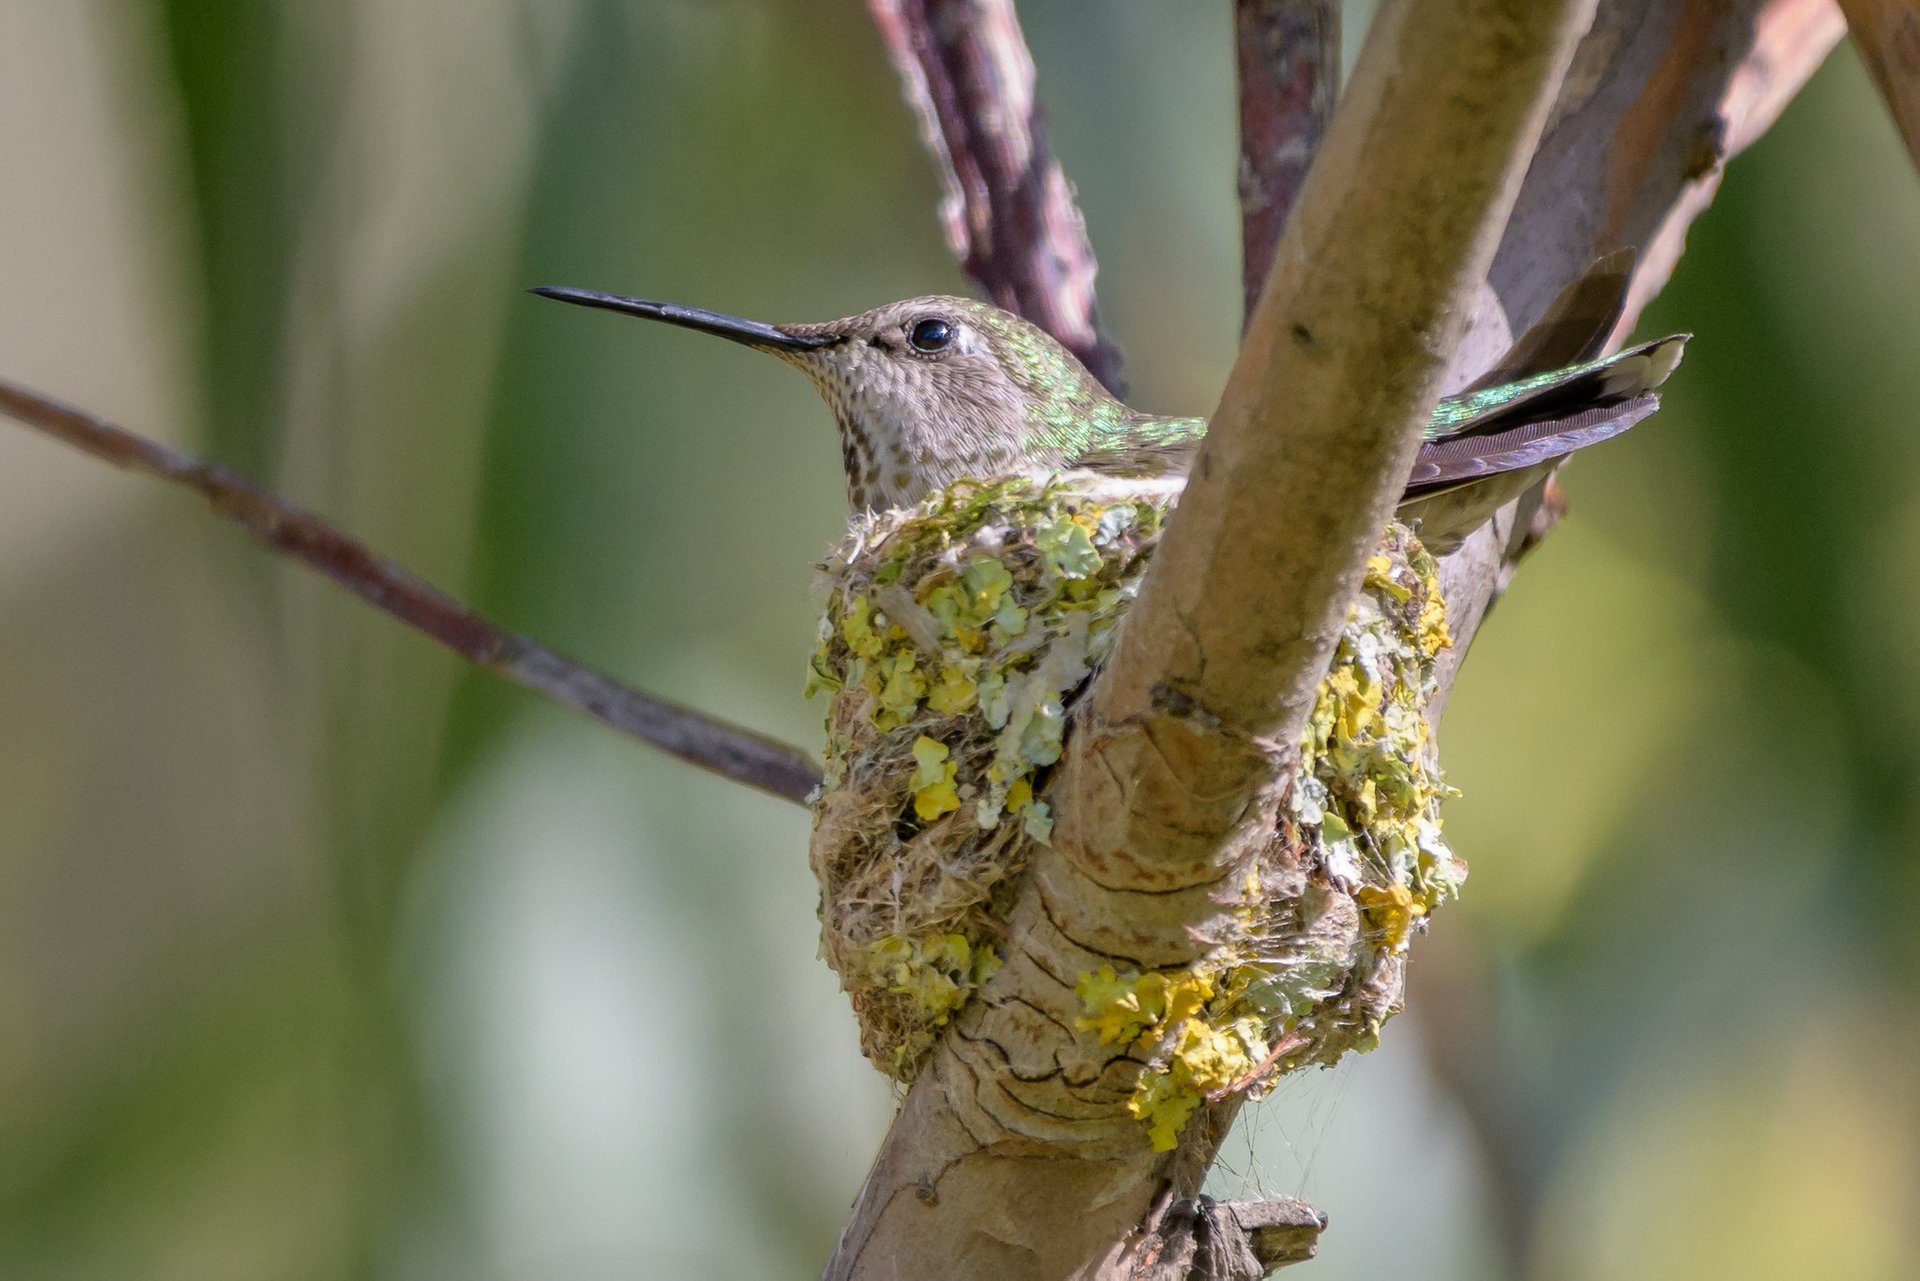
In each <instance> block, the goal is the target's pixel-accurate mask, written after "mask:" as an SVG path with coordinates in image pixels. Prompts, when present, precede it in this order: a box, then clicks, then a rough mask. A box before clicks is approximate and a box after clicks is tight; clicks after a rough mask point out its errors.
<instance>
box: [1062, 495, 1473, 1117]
mask: <svg viewBox="0 0 1920 1281" xmlns="http://www.w3.org/2000/svg"><path fill="white" fill-rule="evenodd" d="M1450 643H1451V642H1450V640H1449V638H1448V636H1447V630H1446V617H1445V610H1444V607H1443V605H1442V604H1441V598H1440V592H1439V587H1438V582H1437V579H1436V577H1435V566H1434V563H1433V559H1432V558H1431V557H1430V556H1429V555H1427V553H1426V551H1425V549H1424V548H1422V547H1421V546H1420V544H1419V542H1418V540H1417V539H1415V538H1414V537H1413V536H1412V534H1410V533H1409V532H1408V531H1407V530H1406V529H1405V528H1404V527H1402V526H1399V525H1394V526H1391V527H1389V528H1388V530H1387V533H1386V536H1385V538H1384V540H1383V542H1382V544H1381V549H1380V551H1379V552H1378V553H1376V554H1375V555H1374V556H1373V557H1372V559H1371V560H1370V561H1369V562H1368V565H1367V573H1366V579H1365V582H1364V584H1363V586H1362V589H1361V593H1360V596H1359V598H1358V599H1357V600H1356V601H1355V602H1354V605H1353V608H1352V610H1351V611H1350V613H1349V615H1348V619H1347V623H1346V627H1345V629H1344V630H1343V632H1342V633H1341V637H1340V641H1339V645H1338V647H1337V648H1336V650H1335V653H1334V660H1333V664H1332V667H1331V669H1330V670H1329V672H1328V674H1327V678H1326V680H1325V681H1324V682H1323V683H1322V684H1321V687H1320V695H1319V699H1318V701H1317V703H1316V705H1315V707H1314V711H1313V714H1312V716H1311V717H1310V718H1309V719H1308V722H1307V726H1306V729H1305V731H1304V733H1303V734H1302V736H1301V743H1300V749H1301V752H1300V763H1299V767H1298V772H1297V774H1296V775H1295V778H1294V780H1293V786H1292V788H1291V790H1290V791H1289V793H1288V799H1287V804H1286V812H1285V814H1284V815H1283V818H1282V821H1281V831H1280V832H1279V833H1278V834H1277V835H1278V839H1276V840H1275V842H1274V843H1273V844H1272V846H1271V847H1270V848H1269V850H1268V851H1267V853H1266V854H1265V855H1263V856H1262V858H1261V859H1260V861H1259V865H1258V866H1256V867H1255V868H1253V869H1251V870H1250V871H1249V873H1248V875H1247V878H1246V882H1245V884H1244V886H1243V887H1242V893H1241V896H1240V899H1239V903H1238V907H1237V911H1236V913H1235V915H1236V918H1237V928H1236V929H1235V931H1234V933H1233V936H1232V937H1231V938H1229V939H1227V940H1225V941H1223V942H1222V943H1221V944H1219V945H1218V946H1216V947H1215V948H1214V949H1212V950H1211V951H1210V952H1208V954H1207V955H1206V956H1204V957H1203V958H1201V959H1200V960H1198V961H1196V962H1194V963H1193V964H1191V965H1188V966H1183V967H1179V968H1176V969H1172V970H1154V971H1148V972H1146V973H1144V974H1143V973H1140V972H1137V971H1128V972H1125V973H1119V972H1116V971H1115V970H1114V969H1113V967H1111V966H1101V967H1100V968H1099V969H1097V970H1094V971H1091V972H1088V973H1084V974H1082V975H1081V976H1080V979H1079V982H1078V984H1077V985H1076V987H1075V992H1076V994H1077V995H1078V996H1079V998H1080V1002H1081V1007H1082V1015H1081V1018H1080V1026H1081V1027H1082V1028H1083V1029H1084V1030H1087V1031H1092V1032H1094V1033H1096V1034H1097V1035H1098V1036H1099V1037H1100V1039H1101V1040H1102V1041H1104V1042H1106V1043H1108V1044H1125V1045H1127V1046H1128V1047H1129V1051H1130V1052H1131V1053H1134V1054H1136V1055H1138V1056H1140V1057H1142V1058H1144V1059H1145V1060H1146V1063H1147V1066H1146V1067H1145V1068H1144V1069H1143V1070H1142V1071H1141V1073H1140V1077H1139V1081H1138V1083H1137V1085H1136V1087H1135V1089H1134V1092H1133V1096H1132V1098H1131V1099H1130V1100H1129V1104H1128V1106H1129V1108H1130V1109H1131V1110H1132V1112H1133V1113H1134V1115H1135V1116H1137V1117H1139V1118H1140V1119H1141V1120H1142V1121H1144V1122H1145V1123H1146V1124H1147V1129H1148V1137H1149V1139H1150V1140H1151V1142H1152V1144H1153V1146H1154V1147H1155V1148H1157V1149H1161V1150H1165V1149H1168V1148H1171V1147H1172V1146H1173V1145H1174V1143H1175V1141H1176V1138H1177V1136H1178V1134H1179V1131H1180V1128H1181V1126H1183V1125H1184V1124H1185V1123H1186V1121H1187V1119H1188V1117H1190V1116H1191V1115H1192V1113H1193V1112H1194V1110H1195V1109H1197V1108H1198V1107H1199V1106H1200V1104H1201V1103H1202V1102H1203V1101H1204V1100H1205V1099H1206V1098H1207V1097H1208V1096H1209V1095H1218V1094H1221V1093H1224V1092H1228V1091H1231V1090H1233V1089H1237V1088H1244V1087H1251V1086H1255V1085H1257V1083H1258V1082H1257V1080H1256V1078H1264V1077H1267V1076H1269V1075H1270V1071H1271V1069H1273V1068H1274V1067H1275V1065H1276V1063H1278V1064H1280V1065H1284V1066H1286V1067H1294V1066H1299V1065H1302V1064H1306V1063H1312V1062H1319V1063H1331V1062H1333V1061H1335V1060H1336V1059H1338V1058H1339V1057H1340V1056H1341V1055H1342V1054H1345V1053H1347V1052H1348V1051H1350V1050H1364V1049H1369V1048H1371V1047H1372V1046H1373V1045H1374V1044H1375V1043H1376V1042H1377V1040H1378V1036H1379V1031H1380V1025H1381V1024H1382V1023H1384V1022H1385V1021H1386V1020H1387V1019H1388V1018H1389V1017H1391V1016H1392V1015H1393V1014H1394V1013H1395V1012H1396V1011H1397V1010H1398V1008H1399V1001H1400V993H1401V981H1402V957H1403V956H1404V954H1405V951H1406V948H1407V944H1408V941H1409V939H1410V937H1411V935H1412V933H1413V931H1414V929H1415V927H1416V926H1417V925H1418V923H1419V922H1420V921H1421V920H1423V919H1424V918H1425V917H1426V915H1427V914H1428V913H1429V912H1430V911H1431V910H1432V909H1433V908H1434V907H1436V906H1437V905H1438V904H1440V903H1442V902H1444V901H1445V900H1447V899H1449V898H1452V897H1453V896H1454V895H1455V894H1457V893H1458V892H1459V888H1460V884H1461V882H1462V881H1463V880H1464V879H1465V877H1466V867H1465V865H1464V864H1463V863H1461V862H1460V861H1459V860H1458V859H1457V858H1455V857H1454V856H1453V853H1452V851H1451V850H1450V849H1448V847H1447V845H1446V843H1445V841H1444V840H1443V838H1442V836H1441V825H1440V803H1441V801H1442V800H1443V799H1444V798H1445V797H1446V796H1447V795H1449V794H1450V792H1451V789H1449V788H1448V787H1447V786H1446V784H1445V783H1444V782H1443V781H1442V779H1441V774H1440V770H1439V765H1438V762H1437V760H1436V759H1435V753H1434V750H1433V743H1432V736H1431V732H1430V731H1429V729H1428V725H1427V719H1426V714H1425V709H1426V704H1427V701H1428V700H1429V699H1430V698H1431V697H1432V694H1433V691H1434V677H1433V670H1434V658H1435V656H1436V655H1437V654H1438V653H1439V651H1440V650H1441V649H1443V648H1445V647H1446V646H1447V645H1448V644H1450ZM1173 993H1179V994H1181V995H1180V996H1179V997H1177V998H1176V997H1174V996H1172V995H1168V994H1173Z"/></svg>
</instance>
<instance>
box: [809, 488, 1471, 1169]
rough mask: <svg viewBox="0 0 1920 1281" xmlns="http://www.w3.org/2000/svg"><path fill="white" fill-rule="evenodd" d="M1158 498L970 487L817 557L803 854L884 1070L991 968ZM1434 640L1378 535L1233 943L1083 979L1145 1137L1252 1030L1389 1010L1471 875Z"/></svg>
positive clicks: (1245, 1058)
mask: <svg viewBox="0 0 1920 1281" xmlns="http://www.w3.org/2000/svg"><path fill="white" fill-rule="evenodd" d="M1176 496H1177V491H1175V490H1172V489H1170V488H1169V487H1167V486H1166V485H1164V484H1155V485H1143V484H1141V483H1139V482H1132V483H1125V482H1115V481H1111V480H1097V479H1093V478H1088V477H1084V476H1070V477H1067V478H1064V479H1061V478H1056V479H1053V480H1050V481H1045V482H1042V481H1036V480H1024V479H1015V480H1006V481H999V482H994V483H990V484H972V483H963V484H959V485H955V486H953V487H951V488H949V489H947V490H944V491H941V492H939V493H937V494H935V495H933V496H932V497H930V498H929V499H928V500H927V501H926V502H925V503H923V504H921V505H920V506H919V507H917V508H914V509H910V510H904V511H893V512H886V513H883V514H880V515H878V516H874V517H872V518H870V519H868V520H865V521H862V522H859V523H857V524H856V525H855V527H854V528H853V530H852V531H850V533H849V535H848V537H847V540H846V542H845V543H844V544H843V545H842V547H841V548H840V549H839V551H838V553H837V554H836V555H835V557H834V559H833V560H832V561H831V562H830V563H829V564H828V565H827V566H826V567H825V572H826V574H827V576H828V580H829V588H830V590H829V596H828V601H827V608H826V613H825V616H824V617H823V619H822V621H821V632H820V645H819V648H818V650H817V651H816V653H815V654H814V657H813V664H812V668H813V670H812V680H811V681H810V683H809V690H810V691H811V690H814V689H826V690H830V691H832V692H833V701H832V706H831V707H830V709H829V711H828V715H827V752H826V759H827V776H826V781H825V784H824V786H823V788H822V791H821V794H820V796H819V799H818V802H817V804H816V806H815V811H814V815H815V817H814V834H813V842H812V848H811V861H812V864H813V869H814V873H815V875H816V876H818V878H819V880H820V887H821V908H820V915H821V925H822V937H823V946H824V950H825V953H826V957H827V960H828V963H829V964H831V965H832V966H833V968H834V969H835V971H836V972H838V974H839V975H840V978H841V982H842V984H843V985H844V986H845V988H846V990H847V991H848V993H849V994H850V996H851V997H852V1001H853V1006H854V1010H855V1013H856V1014H857V1015H858V1016H859V1019H860V1025H861V1043H862V1048H863V1049H864V1050H865V1051H866V1054H867V1056H868V1057H869V1058H870V1059H871V1060H873V1062H874V1063H875V1064H876V1065H877V1066H879V1067H880V1068H881V1070H883V1071H885V1072H887V1073H888V1074H890V1075H892V1076H893V1077H895V1078H896V1079H898V1080H902V1081H906V1080H911V1079H912V1076H913V1074H914V1072H915V1070H916V1069H917V1068H918V1066H919V1064H920V1062H921V1060H922V1059H923V1058H924V1056H925V1054H926V1052H927V1051H928V1049H930V1048H931V1046H932V1044H933V1040H934V1038H935V1036H936V1035H937V1034H938V1031H939V1029H940V1027H941V1026H942V1025H943V1024H944V1023H946V1022H947V1020H948V1019H949V1018H950V1017H951V1016H952V1014H953V1012H954V1011H956V1010H957V1009H959V1008H960V1006H961V1005H962V1004H964V1003H965V1001H966V999H967V997H968V995H969V994H970V993H971V992H972V990H973V989H974V988H975V987H977V986H978V985H979V984H981V983H983V982H985V981H986V980H987V979H988V978H989V977H990V976H991V975H992V973H993V972H994V971H995V970H997V969H998V968H999V965H1000V956H1001V942H1002V935H1001V930H1000V927H999V923H998V917H999V916H1000V914H1001V913H1002V911H1003V910H1004V907H1005V905H1006V903H1007V901H1008V899H1009V896H1010V895H1011V893H1012V891H1013V888H1014V886H1015V884H1016V883H1017V878H1018V873H1019V871H1020V869H1021V868H1022V866H1023V865H1024V863H1025V860H1026V857H1027V853H1028V851H1029V850H1030V849H1031V848H1032V846H1033V843H1034V842H1045V841H1047V840H1049V839H1050V837H1051V831H1052V815H1051V812H1050V810H1049V808H1048V804H1047V800H1046V797H1047V793H1048V784H1049V775H1050V771H1051V767H1052V766H1053V765H1054V764H1055V762H1057V761H1058V760H1059V759H1060V755H1061V751H1062V746H1063V737H1064V735H1065V734H1066V733H1067V731H1068V726H1069V720H1070V717H1071V714H1072V711H1073V707H1074V701H1075V699H1076V698H1077V697H1079V695H1080V694H1081V692H1082V691H1083V690H1084V689H1085V687H1086V684H1087V681H1088V678H1089V677H1090V676H1091V675H1092V674H1093V673H1094V672H1095V671H1096V670H1097V669H1098V668H1099V666H1100V664H1101V663H1102V662H1103V661H1104V660H1105V659H1106V657H1107V656H1108V654H1109V653H1110V652H1111V650H1112V648H1113V642H1114V637H1115V629H1116V626H1117V625H1118V623H1119V622H1120V620H1121V618H1122V617H1123V615H1124V614H1125V611H1126V610H1127V608H1128V607H1129V606H1130V605H1131V603H1132V601H1133V598H1134V595H1135V593H1136V591H1137V590H1138V587H1139V583H1140V580H1141V577H1142V575H1143V573H1144V571H1145V568H1146V564H1147V561H1148V558H1149V556H1150V555H1151V553H1152V550H1153V548H1154V545H1155V543H1156V542H1157V540H1158V538H1159V535H1160V530H1161V527H1162V524H1163V522H1164V518H1165V516H1166V513H1167V512H1168V510H1169V509H1170V507H1171V504H1172V502H1173V500H1174V498H1175V497H1176ZM1444 644H1446V629H1445V623H1444V618H1443V614H1442V611H1441V607H1440V602H1439V596H1438V592H1437V589H1436V587H1435V584H1434V579H1433V563H1432V560H1431V559H1430V558H1429V557H1428V556H1427V555H1426V553H1425V551H1424V550H1422V549H1421V548H1420V546H1419V544H1418V542H1417V541H1416V540H1414V538H1413V537H1412V535H1411V534H1409V533H1407V531H1406V530H1405V529H1404V528H1402V527H1399V526H1393V527H1391V528H1390V529H1389V530H1388V534H1387V537H1386V539H1385V541H1384V543H1383V545H1382V548H1381V551H1380V553H1379V554H1377V555H1376V556H1375V557H1374V558H1373V562H1372V563H1371V564H1370V565H1369V568H1368V573H1367V579H1366V586H1365V588H1364V589H1363V591H1362V594H1361V597H1360V599H1359V600H1358V602H1357V603H1356V605H1355V608H1354V611H1353V614H1352V616H1351V618H1350V619H1349V622H1348V624H1347V628H1346V631H1345V633H1344V635H1343V637H1342V640H1341V644H1340V647H1339V651H1338V654H1337V655H1336V659H1335V663H1334V666H1333V669H1332V671H1331V673H1330V674H1329V676H1328V678H1327V682H1326V684H1325V685H1324V686H1323V687H1322V690H1321V696H1320V702H1319V705H1318V707H1317V708H1316V711H1315V713H1314V716H1313V718H1312V720H1311V722H1310V724H1309V726H1308V729H1307V733H1306V735H1305V738H1304V742H1303V744H1302V748H1303V751H1302V763H1301V770H1300V775H1299V777H1297V778H1296V780H1295V784H1294V787H1293V789H1292V793H1291V795H1290V798H1289V802H1288V811H1287V813H1286V815H1285V816H1284V818H1283V821H1282V824H1281V830H1279V831H1277V832H1276V833H1275V841H1274V844H1273V847H1272V849H1271V851H1270V853H1269V856H1267V857H1265V858H1263V859H1262V860H1261V865H1260V867H1259V869H1258V871H1257V874H1256V875H1254V876H1251V877H1249V883H1248V891H1247V892H1248V895H1249V897H1248V900H1247V902H1246V903H1244V904H1243V911H1242V916H1243V917H1244V926H1245V927H1244V930H1243V931H1242V933H1241V934H1240V936H1239V937H1237V938H1236V939H1234V940H1231V941H1228V942H1225V943H1223V944H1222V945H1221V946H1220V947H1218V948H1216V950H1215V951H1214V952H1213V953H1211V954H1210V955H1209V957H1208V958H1207V959H1206V960H1204V961H1202V962H1198V963H1196V964H1195V965H1193V966H1189V967H1183V968H1181V969H1179V970H1175V971H1167V970H1157V971H1150V972H1148V973H1146V974H1141V973H1138V972H1133V971H1127V972H1124V973H1115V972H1114V971H1113V970H1112V969H1111V968H1110V967H1105V966H1103V967H1101V969H1100V970H1099V971H1098V972H1095V973H1091V974H1087V975H1083V976H1081V986H1080V989H1079V990H1080V994H1081V998H1082V1001H1083V1003H1084V1005H1085V1010H1086V1016H1085V1018H1084V1019H1083V1026H1085V1027H1087V1028H1089V1029H1091V1030H1095V1031H1097V1032H1098V1033H1099V1034H1100V1036H1101V1037H1102V1038H1103V1039H1105V1040H1108V1041H1110V1042H1111V1041H1120V1040H1124V1041H1127V1042H1129V1043H1132V1044H1133V1045H1135V1046H1136V1049H1135V1050H1134V1051H1133V1052H1134V1053H1135V1054H1136V1055H1137V1056H1138V1057H1141V1058H1142V1059H1144V1060H1145V1061H1147V1062H1148V1063H1149V1067H1148V1069H1147V1070H1146V1071H1144V1072H1143V1073H1142V1076H1141V1086H1140V1090H1139V1091H1138V1092H1137V1094H1136V1104H1137V1107H1136V1111H1138V1112H1139V1114H1140V1115H1141V1116H1142V1118H1143V1119H1144V1120H1146V1121H1147V1122H1148V1124H1149V1127H1150V1129H1152V1132H1153V1134H1154V1138H1155V1142H1156V1143H1161V1142H1162V1140H1163V1139H1164V1140H1165V1141H1166V1142H1167V1143H1170V1142H1171V1132H1172V1129H1174V1128H1177V1125H1178V1123H1179V1122H1181V1121H1183V1120H1184V1118H1185V1116H1186V1115H1187V1113H1189V1112H1191V1110H1192V1108H1193V1107H1194V1106H1197V1104H1198V1101H1199V1098H1200V1097H1201V1095H1202V1094H1204V1093H1205V1092H1207V1091H1208V1090H1210V1089H1213V1088H1217V1087H1218V1085H1220V1084H1221V1083H1222V1082H1223V1081H1225V1080H1227V1079H1228V1078H1229V1077H1231V1076H1232V1074H1234V1073H1240V1072H1247V1071H1252V1069H1254V1068H1255V1067H1256V1066H1258V1065H1259V1064H1261V1062H1262V1060H1263V1059H1264V1058H1265V1056H1266V1055H1267V1049H1268V1046H1267V1041H1268V1040H1269V1039H1270V1038H1277V1037H1278V1036H1280V1035H1285V1034H1289V1033H1290V1034H1292V1036H1293V1039H1294V1041H1296V1042H1298V1043H1300V1044H1303V1045H1305V1046H1306V1047H1307V1052H1306V1053H1304V1055H1302V1056H1290V1059H1292V1061H1299V1060H1300V1058H1302V1057H1304V1058H1306V1059H1312V1060H1317V1061H1331V1060H1332V1058H1334V1057H1337V1056H1338V1054H1339V1053H1340V1052H1343V1051H1344V1050H1345V1049H1346V1048H1351V1047H1353V1046H1355V1045H1364V1044H1366V1043H1368V1042H1369V1041H1370V1039H1371V1037H1372V1036H1373V1035H1374V1034H1375V1033H1376V1032H1377V1030H1378V1027H1379V1024H1380V1022H1381V1021H1383V1020H1384V1019H1385V1018H1386V1017H1387V1015H1389V1014H1390V1013H1392V1011H1393V1009H1394V1008H1397V1004H1398V1000H1399V991H1400V983H1399V973H1400V971H1399V966H1398V964H1397V961H1396V958H1397V957H1398V956H1399V955H1400V954H1401V953H1402V952H1403V951H1404V948H1405V945H1406V941H1407V937H1408V935H1409V933H1410V931H1411V930H1412V929H1413V928H1414V926H1415V924H1416V922H1417V921H1418V920H1419V919H1420V918H1421V917H1422V916H1424V915H1425V913H1426V912H1427V911H1428V910H1429V909H1430V908H1431V907H1432V906H1433V905H1435V904H1436V903H1438V902H1439V901H1441V900H1442V899H1444V898H1447V897H1449V896H1451V894H1452V893H1453V892H1454V890H1455V889H1456V888H1457V886H1458V884H1459V881H1460V879H1461V877H1463V876H1464V874H1465V868H1464V867H1463V866H1462V865H1460V864H1459V863H1458V861H1457V860H1455V859H1454V858H1453V856H1452V854H1451V853H1450V852H1449V851H1448V850H1447V848H1446V846H1445V844H1444V843H1443V842H1442V841H1441V839H1440V824H1439V814H1438V809H1439V802H1440V799H1441V797H1442V795H1443V794H1444V792H1445V788H1444V785H1443V784H1442V783H1441V782H1440V779H1439V774H1438V769H1437V766H1436V765H1435V764H1434V761H1433V752H1432V748H1431V743H1430V737H1429V734H1428V731H1427V726H1426V721H1425V719H1424V715H1423V711H1424V707H1425V704H1426V701H1427V698H1428V697H1429V695H1430V694H1431V692H1432V659H1433V655H1434V654H1435V653H1436V652H1437V651H1438V649H1439V648H1440V647H1441V646H1443V645H1444ZM1256 1075H1257V1073H1256Z"/></svg>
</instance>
